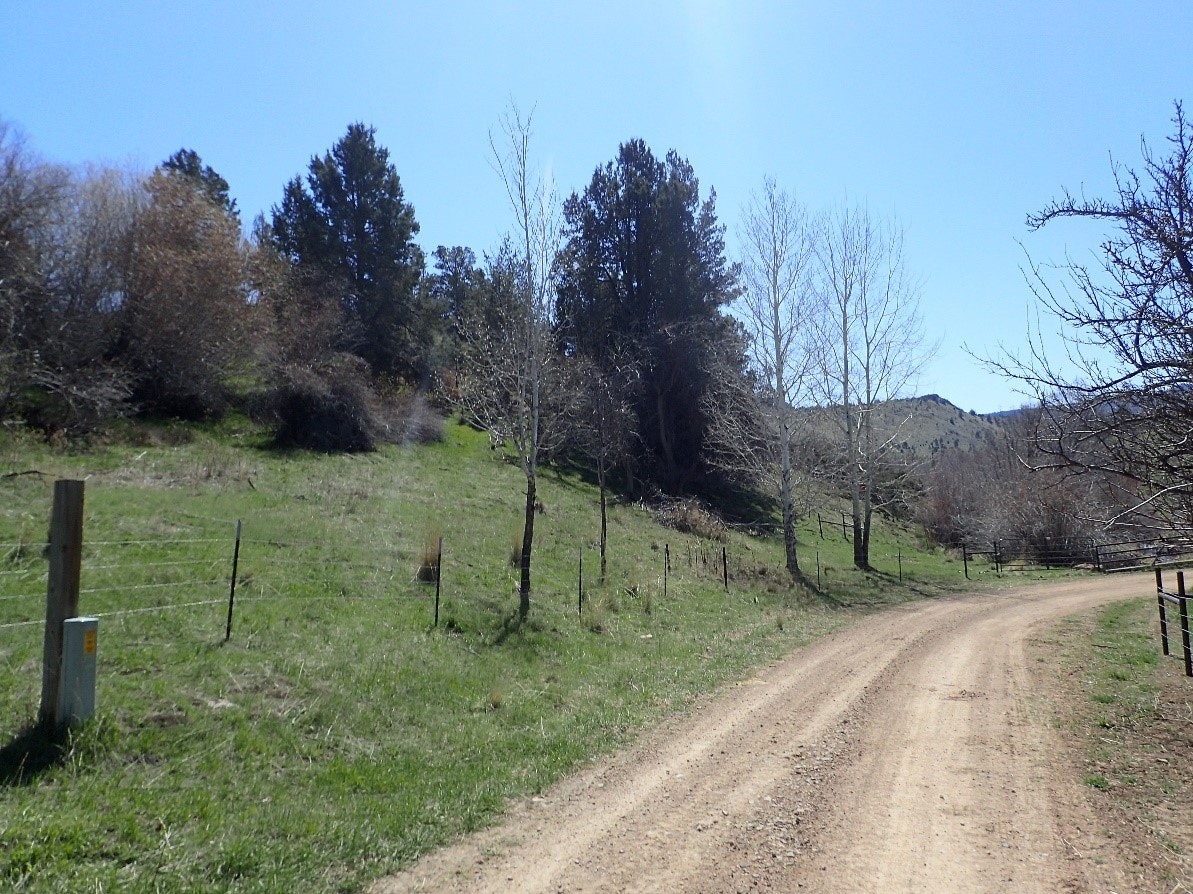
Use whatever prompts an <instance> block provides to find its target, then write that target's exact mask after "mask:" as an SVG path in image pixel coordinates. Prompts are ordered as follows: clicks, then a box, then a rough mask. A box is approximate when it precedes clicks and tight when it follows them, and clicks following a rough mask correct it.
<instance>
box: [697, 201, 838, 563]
mask: <svg viewBox="0 0 1193 894" xmlns="http://www.w3.org/2000/svg"><path fill="white" fill-rule="evenodd" d="M741 236H742V244H743V257H742V272H743V276H744V280H745V291H744V293H743V296H742V298H741V300H740V302H739V304H738V307H739V311H738V312H739V314H740V315H741V318H742V320H743V322H744V324H745V328H746V332H747V334H748V336H749V339H750V351H749V354H750V361H751V364H752V366H753V367H754V369H755V370H756V371H757V373H758V375H759V377H760V379H761V382H760V384H761V386H762V389H761V394H760V395H759V396H758V397H759V401H758V409H759V413H758V419H757V424H756V425H755V426H754V427H753V428H752V429H751V430H749V431H742V430H740V429H741V426H742V424H743V422H744V421H745V420H743V419H741V417H740V414H739V413H734V412H732V408H731V405H729V404H727V405H726V407H725V411H724V412H721V413H716V414H711V415H712V418H714V419H719V420H725V421H726V422H727V423H728V425H721V426H718V427H716V428H715V429H714V433H713V434H712V435H711V436H710V438H709V441H710V443H711V444H712V445H713V446H716V445H718V444H721V443H724V444H725V445H726V448H727V449H728V450H730V451H734V452H736V453H737V454H739V455H740V454H741V453H742V451H743V450H744V449H750V448H751V447H754V446H755V445H756V446H757V448H758V449H756V450H753V451H751V452H752V453H753V455H754V456H755V457H756V458H757V460H758V461H759V462H758V471H759V472H760V473H762V475H763V476H764V477H765V478H767V479H770V480H775V481H776V483H777V485H778V486H777V490H778V497H779V505H780V509H781V511H782V514H783V542H784V546H785V552H786V565H787V570H788V572H789V573H790V574H791V575H792V576H796V575H798V574H799V556H798V552H797V548H796V536H795V523H796V516H797V507H796V502H795V484H796V482H795V479H796V477H797V476H798V475H799V474H800V470H797V469H796V468H795V466H794V464H793V462H792V455H791V453H792V436H793V429H794V426H795V420H796V417H795V414H794V412H793V410H794V408H795V407H797V406H800V404H801V402H802V401H803V400H804V399H805V397H806V396H807V392H808V384H809V381H808V374H809V370H810V366H811V360H812V350H811V346H812V342H813V339H812V332H813V329H812V315H813V313H814V311H815V306H814V305H815V302H814V300H813V299H814V288H815V285H814V282H813V278H812V276H813V272H814V264H815V231H814V224H813V222H812V221H811V219H810V217H809V215H808V211H807V209H805V208H804V207H803V205H801V204H800V203H799V202H798V201H796V200H795V199H794V198H793V197H792V196H790V195H788V193H787V192H785V191H784V190H782V189H780V188H779V187H778V186H777V185H776V184H775V182H774V180H771V179H769V178H768V179H767V180H765V181H764V183H763V187H762V191H761V192H760V193H756V194H755V195H754V196H752V197H751V200H750V203H749V205H747V207H746V210H745V212H744V215H743V218H742V224H741ZM739 378H740V377H729V378H728V379H727V381H730V382H733V381H737V380H738V379H739ZM723 432H724V433H728V434H730V436H729V437H721V438H718V437H717V435H718V434H721V433H723Z"/></svg>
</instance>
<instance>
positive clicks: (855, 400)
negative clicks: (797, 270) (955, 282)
mask: <svg viewBox="0 0 1193 894" xmlns="http://www.w3.org/2000/svg"><path fill="white" fill-rule="evenodd" d="M816 246H817V256H818V259H819V276H820V284H821V286H820V287H821V299H822V301H823V309H822V313H821V315H820V332H819V337H818V338H819V343H818V345H817V351H816V353H817V357H818V361H819V362H818V366H819V368H818V370H817V373H818V379H819V381H818V386H819V389H820V396H821V399H822V401H823V402H824V404H825V406H826V407H829V408H831V410H832V414H831V415H832V416H833V417H835V418H836V420H837V422H838V425H839V428H840V431H841V435H842V439H843V446H844V448H845V449H844V453H845V456H844V460H845V462H844V475H845V479H846V484H847V487H848V490H849V496H850V502H851V504H852V515H853V561H854V564H855V565H857V567H859V568H868V567H869V565H870V530H871V521H872V519H873V513H874V508H875V501H876V484H877V473H878V471H879V468H880V462H881V460H882V458H883V456H884V455H885V454H886V453H887V452H888V451H889V449H890V447H891V446H892V444H893V442H894V436H895V434H896V432H895V431H886V430H882V431H880V430H879V427H878V425H877V424H876V420H875V412H874V410H875V409H876V408H877V407H878V406H879V405H880V404H882V403H883V402H884V401H887V400H890V399H892V398H895V397H898V396H899V395H900V392H901V391H902V390H903V389H904V388H905V387H906V386H907V385H908V384H909V383H910V381H911V380H912V378H913V377H914V375H915V374H916V373H917V372H918V370H919V368H920V366H921V365H922V363H923V359H924V356H925V354H924V351H923V326H922V321H921V318H920V313H919V299H918V289H917V286H916V284H915V283H914V282H913V281H912V280H911V279H910V277H909V275H908V272H907V269H906V261H905V259H904V255H903V233H902V231H901V230H900V229H899V228H898V227H897V226H895V225H894V224H890V223H885V222H882V221H876V220H874V219H873V218H872V217H871V216H870V213H869V210H868V209H866V208H865V207H864V206H853V207H849V206H844V207H841V208H839V209H837V210H836V211H834V212H833V213H831V214H829V215H828V216H827V217H826V218H825V222H824V225H823V228H822V231H821V233H820V235H819V238H818V239H817V241H816Z"/></svg>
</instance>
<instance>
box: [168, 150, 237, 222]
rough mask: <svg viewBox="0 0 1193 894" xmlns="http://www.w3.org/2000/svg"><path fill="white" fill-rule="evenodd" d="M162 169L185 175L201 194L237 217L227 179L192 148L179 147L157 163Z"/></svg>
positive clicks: (234, 202) (228, 213)
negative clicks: (204, 161)
mask: <svg viewBox="0 0 1193 894" xmlns="http://www.w3.org/2000/svg"><path fill="white" fill-rule="evenodd" d="M159 168H160V169H161V170H162V171H166V172H168V173H172V174H177V175H179V176H182V177H185V178H186V179H187V180H188V181H190V182H191V183H192V184H194V185H195V186H197V187H198V188H199V189H200V190H201V191H202V192H203V194H204V195H205V196H206V197H207V198H208V199H210V200H211V201H212V202H214V203H215V204H216V205H218V206H219V207H221V208H223V209H224V213H226V214H227V215H228V216H229V217H232V218H237V217H238V216H239V215H238V214H237V211H236V200H235V199H233V198H232V197H231V196H229V195H228V181H227V180H225V179H224V178H223V177H221V176H220V175H219V174H218V173H216V171H215V169H213V168H212V167H211V165H205V164H203V159H201V158H200V157H199V153H198V152H196V151H195V150H194V149H179V150H178V151H177V152H175V153H174V154H173V155H171V156H170V157H169V158H167V159H166V160H165V161H163V162H162V163H161V165H159Z"/></svg>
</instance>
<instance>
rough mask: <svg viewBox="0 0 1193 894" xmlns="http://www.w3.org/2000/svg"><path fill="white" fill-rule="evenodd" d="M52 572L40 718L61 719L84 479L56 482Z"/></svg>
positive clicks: (51, 722) (75, 608)
mask: <svg viewBox="0 0 1193 894" xmlns="http://www.w3.org/2000/svg"><path fill="white" fill-rule="evenodd" d="M49 559H50V567H49V576H48V582H47V584H46V630H45V643H44V647H43V649H42V670H41V710H40V711H39V712H38V722H39V723H40V724H41V725H42V726H44V727H53V726H55V725H56V724H57V722H58V695H59V693H58V690H59V689H60V688H61V681H62V623H63V622H64V621H65V620H66V619H67V618H76V617H78V615H79V577H80V574H81V571H82V565H83V482H82V481H71V480H61V481H55V482H54V503H53V508H52V510H51V513H50V543H49Z"/></svg>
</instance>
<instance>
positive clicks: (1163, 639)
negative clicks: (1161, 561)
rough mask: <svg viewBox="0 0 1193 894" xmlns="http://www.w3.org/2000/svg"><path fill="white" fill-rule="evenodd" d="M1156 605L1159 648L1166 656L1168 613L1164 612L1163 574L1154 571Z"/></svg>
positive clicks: (1161, 571)
mask: <svg viewBox="0 0 1193 894" xmlns="http://www.w3.org/2000/svg"><path fill="white" fill-rule="evenodd" d="M1156 604H1157V605H1158V606H1159V607H1160V647H1161V648H1162V649H1163V650H1164V654H1165V655H1167V654H1168V613H1167V612H1166V611H1165V610H1164V572H1163V570H1161V569H1159V568H1157V569H1156Z"/></svg>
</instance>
